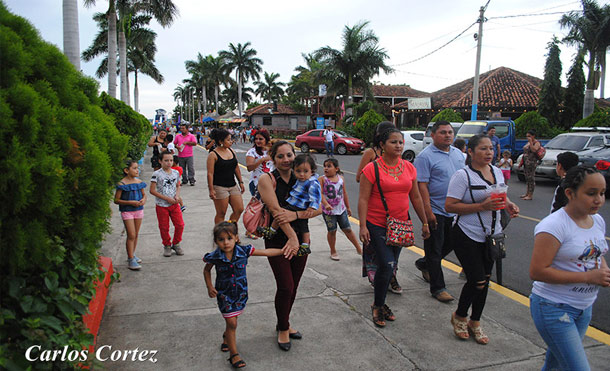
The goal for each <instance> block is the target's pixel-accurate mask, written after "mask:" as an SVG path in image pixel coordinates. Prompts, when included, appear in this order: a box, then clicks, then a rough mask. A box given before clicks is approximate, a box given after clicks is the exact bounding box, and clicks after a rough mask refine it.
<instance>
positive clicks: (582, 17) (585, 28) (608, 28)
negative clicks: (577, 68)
mask: <svg viewBox="0 0 610 371" xmlns="http://www.w3.org/2000/svg"><path fill="white" fill-rule="evenodd" d="M582 8H583V10H582V13H581V12H576V11H573V12H570V13H568V14H564V15H563V16H562V17H561V19H560V20H559V24H560V26H561V27H562V28H568V29H569V31H568V35H567V36H566V37H565V38H564V41H565V42H566V43H568V44H569V45H577V46H583V47H584V48H585V49H586V50H587V52H588V53H589V62H588V63H587V64H588V67H589V73H588V76H587V88H586V90H585V101H584V104H583V113H582V115H583V118H584V117H587V116H589V115H590V114H592V113H593V109H594V105H595V100H594V96H593V94H594V92H595V88H596V85H597V84H596V83H597V81H596V80H597V79H596V76H595V70H596V68H597V67H599V66H602V68H603V69H605V54H606V48H607V47H608V46H609V45H610V5H608V4H607V5H604V6H603V7H600V6H599V5H598V4H597V2H595V1H594V0H582Z"/></svg>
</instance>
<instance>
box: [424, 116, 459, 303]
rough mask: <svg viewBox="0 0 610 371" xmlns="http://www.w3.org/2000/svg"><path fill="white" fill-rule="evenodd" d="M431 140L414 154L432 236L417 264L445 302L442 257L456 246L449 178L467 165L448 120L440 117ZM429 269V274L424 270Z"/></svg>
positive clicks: (435, 124) (432, 129)
mask: <svg viewBox="0 0 610 371" xmlns="http://www.w3.org/2000/svg"><path fill="white" fill-rule="evenodd" d="M431 131H432V133H431V136H432V144H430V145H429V146H427V147H426V148H425V149H424V150H423V151H421V153H420V154H419V155H417V157H416V158H415V162H414V163H413V165H415V168H416V169H417V185H418V187H419V193H420V194H421V197H422V200H423V201H424V210H426V219H427V220H428V225H429V226H430V238H427V239H426V240H424V251H425V253H426V255H425V257H424V258H422V259H419V260H417V261H416V262H415V266H416V267H417V268H418V269H420V270H421V271H422V272H423V274H424V279H426V278H428V281H429V282H430V293H431V294H432V296H433V297H434V298H436V300H438V301H440V302H443V303H446V302H450V301H452V300H453V296H451V295H450V294H449V293H448V292H447V289H446V288H445V278H444V276H443V270H442V269H441V261H442V260H443V258H444V257H445V256H446V255H447V254H449V253H450V252H451V251H452V250H453V245H452V242H451V241H452V239H451V227H452V224H453V217H454V214H451V213H448V212H447V211H445V199H446V198H447V188H448V187H449V180H451V177H452V176H453V174H455V172H456V171H458V170H459V169H461V168H463V167H464V157H463V155H462V152H461V151H460V150H459V149H457V148H455V147H453V146H452V145H451V143H453V138H454V132H453V127H452V126H451V124H450V123H449V122H447V121H437V122H436V123H434V125H433V126H432V128H431ZM426 272H427V274H425V273H426Z"/></svg>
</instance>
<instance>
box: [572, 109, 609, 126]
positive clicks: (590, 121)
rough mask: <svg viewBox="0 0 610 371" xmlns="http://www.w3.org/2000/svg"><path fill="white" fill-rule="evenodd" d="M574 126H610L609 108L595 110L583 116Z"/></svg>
mask: <svg viewBox="0 0 610 371" xmlns="http://www.w3.org/2000/svg"><path fill="white" fill-rule="evenodd" d="M574 126H577V127H593V126H602V127H610V108H608V109H606V110H605V111H602V110H597V111H595V112H593V113H592V114H591V115H589V116H587V117H585V118H584V119H580V120H579V121H578V122H577V123H576V124H574Z"/></svg>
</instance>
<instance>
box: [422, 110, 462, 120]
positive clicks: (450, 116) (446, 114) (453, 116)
mask: <svg viewBox="0 0 610 371" xmlns="http://www.w3.org/2000/svg"><path fill="white" fill-rule="evenodd" d="M443 120H444V121H449V122H464V119H463V118H462V115H460V114H459V113H457V112H455V111H454V110H453V109H451V108H445V109H444V110H442V111H440V112H439V113H437V114H436V115H435V116H434V117H433V118H432V120H430V121H434V122H437V121H443Z"/></svg>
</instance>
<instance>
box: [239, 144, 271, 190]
mask: <svg viewBox="0 0 610 371" xmlns="http://www.w3.org/2000/svg"><path fill="white" fill-rule="evenodd" d="M248 156H249V157H254V161H258V160H259V159H260V158H263V157H265V156H267V151H265V150H263V154H262V155H259V154H258V153H256V148H254V147H253V148H250V149H249V150H248V152H247V153H246V157H248ZM273 170H275V166H273V161H267V162H263V163H262V164H260V165H258V167H257V168H256V169H254V171H252V174H251V175H250V182H254V185H255V186H257V185H258V178H260V176H261V175H263V174H264V173H269V172H272V171H273Z"/></svg>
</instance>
